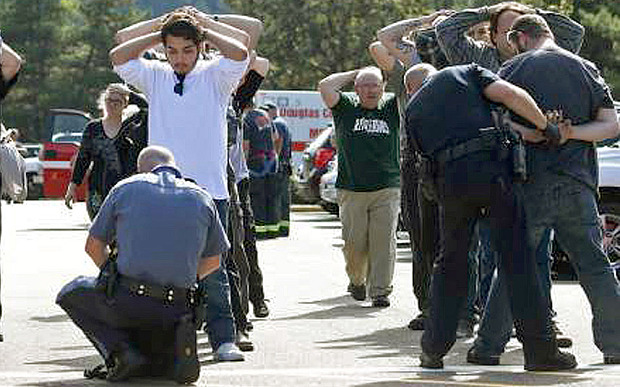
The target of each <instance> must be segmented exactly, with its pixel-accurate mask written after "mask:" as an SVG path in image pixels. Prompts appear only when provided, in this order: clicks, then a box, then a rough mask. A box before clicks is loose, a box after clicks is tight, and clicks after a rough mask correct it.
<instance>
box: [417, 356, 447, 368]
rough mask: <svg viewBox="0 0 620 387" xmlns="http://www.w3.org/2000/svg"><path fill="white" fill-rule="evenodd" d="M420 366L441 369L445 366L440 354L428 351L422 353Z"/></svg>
mask: <svg viewBox="0 0 620 387" xmlns="http://www.w3.org/2000/svg"><path fill="white" fill-rule="evenodd" d="M420 367H422V368H429V369H433V370H439V369H442V368H443V360H442V359H441V357H438V356H431V355H429V354H427V353H426V352H422V354H421V355H420Z"/></svg>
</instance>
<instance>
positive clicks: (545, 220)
mask: <svg viewBox="0 0 620 387" xmlns="http://www.w3.org/2000/svg"><path fill="white" fill-rule="evenodd" d="M509 37H510V42H511V44H513V46H514V47H515V48H516V49H517V50H518V52H519V53H521V55H518V56H516V57H515V58H514V59H512V60H511V61H509V62H507V63H506V64H505V65H504V67H502V69H501V70H500V73H499V75H500V76H501V77H502V78H504V79H506V80H508V81H510V82H512V83H514V84H516V85H518V86H520V87H522V88H524V89H525V90H527V91H528V92H529V93H530V94H531V95H532V96H533V98H534V99H535V100H536V102H537V103H538V105H539V106H540V107H541V108H542V109H544V110H545V111H560V110H561V112H562V115H563V119H564V120H567V121H566V124H567V125H566V126H563V128H564V130H563V132H562V141H561V145H560V146H555V147H549V146H545V145H541V143H540V142H541V141H543V140H544V139H543V138H542V137H541V136H540V135H539V134H537V133H536V132H535V131H532V130H529V129H527V128H526V127H524V126H521V125H518V124H514V125H513V126H514V128H516V129H518V130H520V132H521V133H522V134H523V136H524V138H525V139H526V140H528V141H530V142H531V144H530V145H529V146H528V149H527V154H528V160H527V161H528V171H529V173H528V175H529V176H528V182H527V183H526V184H524V186H523V188H524V199H525V200H524V203H525V210H526V215H527V230H528V231H527V233H528V235H527V237H528V243H529V245H530V248H537V247H539V246H540V245H541V243H544V242H542V241H543V234H544V231H545V230H546V229H549V228H551V229H553V230H554V231H555V235H556V237H557V240H558V242H559V243H560V245H561V246H562V248H563V249H564V250H565V251H566V253H567V254H568V256H569V257H570V259H571V261H572V263H573V266H574V267H575V269H576V271H577V275H578V277H579V282H580V284H581V286H582V287H583V289H584V291H585V292H586V295H587V296H588V300H589V301H590V305H591V306H592V314H593V322H592V329H593V331H594V340H595V344H596V346H597V347H598V348H599V349H600V350H601V352H603V355H604V362H605V363H606V364H620V328H619V327H618V321H620V286H619V285H618V281H617V279H616V277H615V274H614V271H613V269H612V267H611V265H610V264H609V260H608V258H607V256H606V255H605V252H604V251H603V250H602V233H601V227H600V221H599V218H598V210H597V203H596V196H597V190H598V165H597V157H596V144H595V142H597V141H602V140H604V139H608V138H614V137H616V136H617V135H618V132H619V127H618V119H617V116H616V112H615V110H614V106H613V100H612V97H611V94H610V91H609V87H608V86H607V85H606V84H605V81H604V80H603V78H602V77H601V76H600V74H599V72H598V70H597V69H596V67H595V66H594V65H593V64H592V63H590V62H588V61H586V60H585V59H583V58H580V57H579V56H577V55H575V54H572V53H570V52H568V51H566V50H564V49H562V48H560V47H558V46H557V44H556V43H555V41H554V37H553V34H552V33H551V31H550V29H549V26H548V25H547V23H546V22H545V20H544V19H542V18H541V17H540V16H537V15H525V16H521V17H519V18H518V19H516V20H515V22H514V24H513V25H512V28H511V31H510V32H509ZM497 282H498V283H497V284H494V285H493V288H492V291H491V294H490V296H489V301H488V303H487V311H486V312H485V316H484V318H483V319H482V322H481V325H480V329H479V332H478V334H479V337H478V339H477V340H476V342H475V345H474V349H475V351H476V352H477V353H478V355H482V356H484V357H486V358H490V357H491V358H492V357H495V358H497V361H496V362H495V364H498V363H499V355H500V354H501V353H502V352H503V350H504V346H505V344H506V342H507V341H508V340H509V338H510V330H511V328H512V326H511V318H510V310H509V309H508V308H507V307H506V305H505V304H506V302H505V300H506V297H507V291H508V289H507V287H506V284H505V283H502V282H503V279H502V278H500V279H499V281H497ZM543 291H544V293H543V294H544V297H545V298H547V299H549V300H550V298H551V295H550V291H549V288H548V287H543ZM470 351H471V350H470Z"/></svg>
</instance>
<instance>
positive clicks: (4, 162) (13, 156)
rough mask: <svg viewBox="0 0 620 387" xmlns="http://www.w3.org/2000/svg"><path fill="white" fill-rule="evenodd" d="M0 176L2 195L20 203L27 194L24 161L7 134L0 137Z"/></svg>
mask: <svg viewBox="0 0 620 387" xmlns="http://www.w3.org/2000/svg"><path fill="white" fill-rule="evenodd" d="M0 176H2V196H3V197H5V195H6V197H9V198H10V199H11V200H13V201H15V202H17V203H21V202H23V201H24V200H26V196H28V183H27V180H26V162H25V161H24V158H23V157H22V155H21V154H20V153H19V151H18V150H17V147H16V146H15V142H14V141H12V140H11V139H10V138H9V137H8V136H2V138H1V139H0Z"/></svg>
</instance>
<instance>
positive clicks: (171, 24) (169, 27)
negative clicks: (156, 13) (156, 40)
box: [161, 12, 204, 46]
mask: <svg viewBox="0 0 620 387" xmlns="http://www.w3.org/2000/svg"><path fill="white" fill-rule="evenodd" d="M169 35H171V36H176V37H179V38H185V39H187V40H191V41H192V42H194V43H195V44H196V45H197V46H199V45H200V43H202V41H204V36H203V34H202V32H201V31H200V29H199V28H198V23H197V22H196V19H194V17H192V16H191V15H189V14H187V13H185V12H175V13H172V14H170V15H168V17H167V18H166V19H165V20H164V22H163V25H162V27H161V40H162V41H163V42H164V45H165V44H166V38H167V37H168V36H169Z"/></svg>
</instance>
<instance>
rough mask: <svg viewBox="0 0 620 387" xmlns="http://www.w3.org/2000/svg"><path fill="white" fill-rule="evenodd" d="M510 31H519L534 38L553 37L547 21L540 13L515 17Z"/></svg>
mask: <svg viewBox="0 0 620 387" xmlns="http://www.w3.org/2000/svg"><path fill="white" fill-rule="evenodd" d="M510 31H519V32H522V33H524V34H525V35H527V36H529V37H530V38H533V39H539V38H541V37H543V36H549V37H553V33H552V32H551V28H549V24H547V21H546V20H545V19H544V18H543V17H542V16H540V15H522V16H519V17H518V18H516V19H515V21H514V22H513V23H512V27H510Z"/></svg>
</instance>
